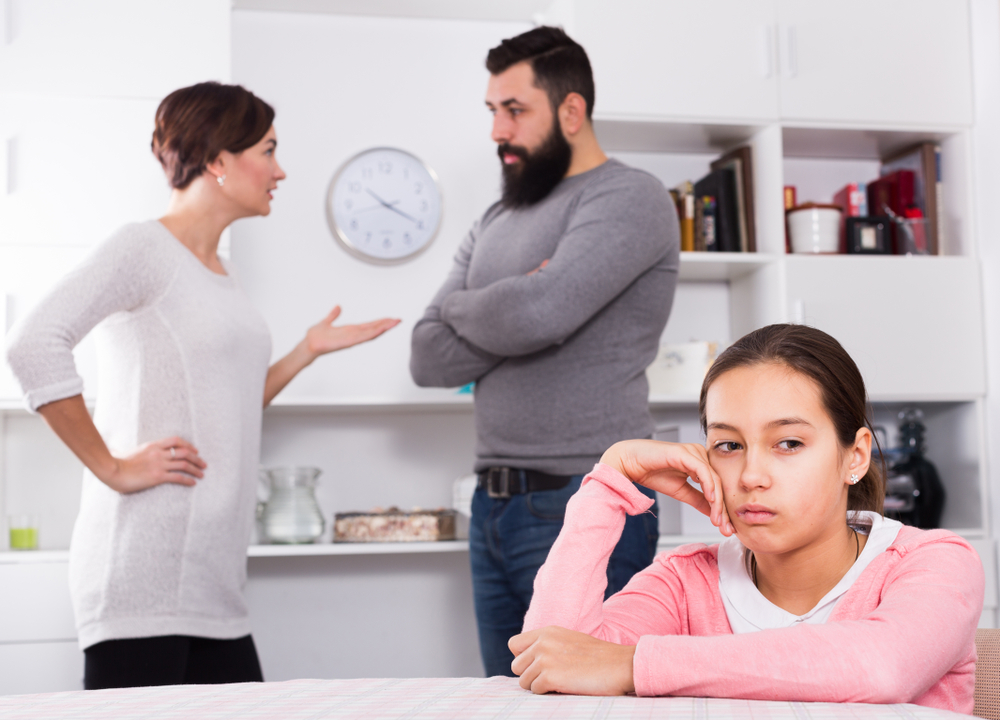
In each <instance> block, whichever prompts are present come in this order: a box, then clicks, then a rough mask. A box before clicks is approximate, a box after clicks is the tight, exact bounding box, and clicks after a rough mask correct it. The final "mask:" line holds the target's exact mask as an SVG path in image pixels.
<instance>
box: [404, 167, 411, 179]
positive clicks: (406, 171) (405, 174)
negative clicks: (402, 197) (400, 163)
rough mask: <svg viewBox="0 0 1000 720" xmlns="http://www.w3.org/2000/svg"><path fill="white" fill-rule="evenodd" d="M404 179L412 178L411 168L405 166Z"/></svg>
mask: <svg viewBox="0 0 1000 720" xmlns="http://www.w3.org/2000/svg"><path fill="white" fill-rule="evenodd" d="M403 179H404V180H409V179H410V168H403Z"/></svg>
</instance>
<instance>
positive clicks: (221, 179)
mask: <svg viewBox="0 0 1000 720" xmlns="http://www.w3.org/2000/svg"><path fill="white" fill-rule="evenodd" d="M215 179H216V181H217V182H218V183H219V187H222V186H223V185H225V184H226V176H225V175H219V176H218V177H216V178H215Z"/></svg>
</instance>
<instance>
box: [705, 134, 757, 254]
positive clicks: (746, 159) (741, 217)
mask: <svg viewBox="0 0 1000 720" xmlns="http://www.w3.org/2000/svg"><path fill="white" fill-rule="evenodd" d="M711 168H712V170H732V171H733V178H734V180H735V190H736V193H735V194H736V229H737V236H738V243H737V248H738V249H739V251H740V252H756V251H757V238H756V232H755V229H756V225H755V222H754V208H753V197H754V194H753V151H752V149H751V147H750V146H749V145H742V146H740V147H738V148H736V149H734V150H730V151H729V152H727V153H726V154H725V155H723V156H722V157H720V158H719V159H717V160H715V161H714V162H712V164H711Z"/></svg>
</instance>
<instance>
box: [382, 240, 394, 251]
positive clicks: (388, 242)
mask: <svg viewBox="0 0 1000 720" xmlns="http://www.w3.org/2000/svg"><path fill="white" fill-rule="evenodd" d="M382 247H384V248H385V249H386V250H388V249H389V248H391V247H392V238H385V239H383V240H382Z"/></svg>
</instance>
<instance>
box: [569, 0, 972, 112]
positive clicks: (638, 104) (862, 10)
mask: <svg viewBox="0 0 1000 720" xmlns="http://www.w3.org/2000/svg"><path fill="white" fill-rule="evenodd" d="M570 7H571V8H572V10H571V11H570V12H569V13H568V14H567V15H566V20H567V25H568V27H569V30H570V32H571V33H572V34H573V36H574V37H575V39H576V40H578V41H579V42H580V43H581V44H582V45H583V46H584V47H585V48H586V49H587V53H588V55H589V56H590V59H591V62H592V64H593V67H594V76H595V81H596V85H597V101H596V104H595V109H596V113H597V115H598V116H599V117H602V118H620V117H633V118H639V117H649V118H652V117H659V118H663V119H666V118H681V117H687V118H700V119H706V120H707V119H711V118H726V119H733V118H748V119H751V118H752V119H778V118H780V119H781V120H782V121H804V120H817V121H822V122H830V121H835V122H849V123H869V124H883V123H893V124H901V125H908V126H928V125H951V126H954V125H968V124H969V123H971V122H972V74H971V53H970V45H969V9H968V4H967V2H965V0H916V1H914V0H877V1H876V2H871V1H870V0H845V1H844V2H836V3H833V2H814V1H811V0H748V1H746V2H741V1H740V0H710V1H708V2H698V3H686V2H681V1H680V0H668V1H666V2H664V1H662V0H626V1H625V2H618V3H608V2H602V0H577V1H576V2H575V3H572V4H571V5H570Z"/></svg>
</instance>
